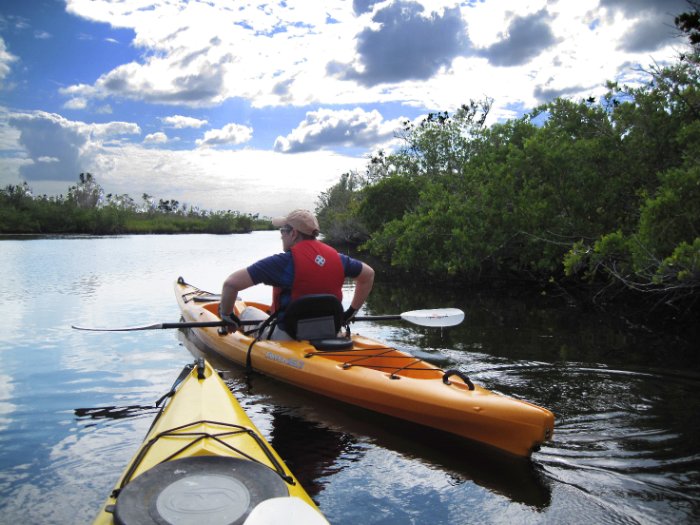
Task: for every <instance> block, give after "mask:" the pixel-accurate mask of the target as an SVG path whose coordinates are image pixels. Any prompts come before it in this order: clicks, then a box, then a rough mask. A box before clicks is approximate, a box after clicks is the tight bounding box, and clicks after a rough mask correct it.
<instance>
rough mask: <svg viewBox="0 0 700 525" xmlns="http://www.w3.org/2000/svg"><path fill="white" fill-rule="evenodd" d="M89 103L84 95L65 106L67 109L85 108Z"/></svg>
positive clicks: (71, 100)
mask: <svg viewBox="0 0 700 525" xmlns="http://www.w3.org/2000/svg"><path fill="white" fill-rule="evenodd" d="M87 105H88V101H87V99H85V98H83V97H75V98H72V99H70V100H68V101H67V102H66V103H65V104H63V107H64V108H66V109H85V108H86V107H87Z"/></svg>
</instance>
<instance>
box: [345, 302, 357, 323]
mask: <svg viewBox="0 0 700 525" xmlns="http://www.w3.org/2000/svg"><path fill="white" fill-rule="evenodd" d="M356 313H357V310H355V309H354V308H353V307H352V306H348V309H347V310H345V312H343V323H344V324H348V323H349V322H350V321H351V320H352V318H353V317H355V314H356Z"/></svg>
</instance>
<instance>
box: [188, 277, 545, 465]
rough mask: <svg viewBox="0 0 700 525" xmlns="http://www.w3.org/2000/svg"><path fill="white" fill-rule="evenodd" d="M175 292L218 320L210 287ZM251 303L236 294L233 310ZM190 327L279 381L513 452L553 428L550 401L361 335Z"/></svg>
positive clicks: (525, 451)
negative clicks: (332, 341)
mask: <svg viewBox="0 0 700 525" xmlns="http://www.w3.org/2000/svg"><path fill="white" fill-rule="evenodd" d="M175 293H176V297H177V302H178V305H179V306H180V311H181V313H182V317H183V319H184V320H185V321H186V322H202V321H216V320H217V319H219V317H218V306H219V304H218V302H216V301H206V302H202V301H197V300H196V298H197V297H199V296H201V295H206V296H211V294H209V293H208V292H204V291H202V290H200V289H198V288H196V287H195V286H192V285H190V284H187V283H186V282H185V281H184V279H182V278H180V279H178V280H177V282H176V283H175ZM247 305H248V306H255V307H257V308H259V309H261V310H263V311H265V310H268V308H269V307H268V306H267V305H263V304H259V303H247ZM247 305H246V303H245V302H243V301H242V300H240V298H239V299H238V300H237V302H236V306H235V313H236V314H237V315H240V313H241V311H242V310H243V309H244V308H245V307H246V306H247ZM192 334H194V336H195V337H196V338H197V339H198V340H199V341H200V342H201V343H203V344H204V345H205V346H206V347H208V348H210V349H211V350H213V351H215V352H216V353H217V354H219V355H221V356H222V357H224V358H226V359H228V360H230V361H233V362H235V363H238V364H240V365H244V366H252V369H253V370H257V371H259V372H261V373H264V374H266V375H268V376H271V377H273V378H276V379H278V380H280V381H284V382H286V383H289V384H292V385H295V386H297V387H300V388H303V389H306V390H310V391H312V392H315V393H318V394H322V395H325V396H327V397H331V398H334V399H338V400H340V401H344V402H346V403H350V404H353V405H357V406H360V407H363V408H366V409H369V410H373V411H376V412H379V413H382V414H386V415H389V416H393V417H396V418H400V419H404V420H407V421H411V422H414V423H418V424H421V425H425V426H428V427H431V428H436V429H439V430H442V431H445V432H449V433H451V434H455V435H457V436H460V437H463V438H467V439H469V440H472V441H475V442H478V443H483V444H486V445H489V446H491V447H495V448H496V449H499V450H500V451H504V452H507V453H509V454H512V455H515V456H521V457H529V456H530V454H531V453H532V452H533V451H534V450H537V449H539V447H540V446H541V444H542V443H544V442H545V441H547V440H549V439H551V437H552V433H553V431H554V415H553V414H552V413H551V412H550V411H549V410H547V409H545V408H542V407H539V406H536V405H533V404H531V403H528V402H526V401H521V400H517V399H514V398H511V397H508V396H503V395H500V394H496V393H494V392H491V391H490V390H487V389H485V388H483V387H481V386H479V385H474V384H473V383H472V382H471V381H470V380H469V378H468V377H467V376H466V375H464V374H463V373H461V372H460V371H457V370H443V369H441V368H438V367H437V366H434V365H432V364H430V363H428V362H425V361H422V360H421V359H418V358H416V357H414V356H412V355H410V354H408V353H405V352H401V351H399V350H397V349H395V348H392V347H390V346H387V345H385V344H383V343H381V342H379V341H376V340H373V339H369V338H367V337H363V336H361V335H358V334H354V335H352V338H351V344H350V347H349V348H348V347H347V345H345V346H343V347H342V348H341V347H338V348H336V349H332V350H327V349H325V350H320V349H318V348H316V347H315V346H313V344H311V342H309V341H277V340H266V339H263V340H259V341H256V340H255V339H254V338H253V337H251V336H249V335H246V334H244V333H243V332H241V331H238V332H234V333H232V334H228V335H219V334H218V333H217V331H216V329H214V328H193V329H192ZM331 348H332V345H331Z"/></svg>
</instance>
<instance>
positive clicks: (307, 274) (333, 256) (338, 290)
mask: <svg viewBox="0 0 700 525" xmlns="http://www.w3.org/2000/svg"><path fill="white" fill-rule="evenodd" d="M291 252H292V258H293V259H294V282H293V283H292V290H291V298H290V300H292V301H293V300H294V299H298V298H299V297H302V296H304V295H310V294H317V293H329V294H333V295H335V296H336V297H337V298H338V300H340V301H342V300H343V282H344V281H345V270H344V269H343V262H342V261H341V260H340V255H339V254H338V252H337V251H335V250H334V249H333V248H331V247H330V246H328V245H327V244H323V243H322V242H320V241H312V240H308V241H301V242H298V243H297V244H295V245H294V246H292V248H291ZM283 291H284V290H283V289H282V288H279V287H275V288H274V289H273V291H272V311H273V312H276V311H277V310H278V309H279V308H280V306H281V305H280V300H281V298H282V292H283ZM285 306H286V305H285Z"/></svg>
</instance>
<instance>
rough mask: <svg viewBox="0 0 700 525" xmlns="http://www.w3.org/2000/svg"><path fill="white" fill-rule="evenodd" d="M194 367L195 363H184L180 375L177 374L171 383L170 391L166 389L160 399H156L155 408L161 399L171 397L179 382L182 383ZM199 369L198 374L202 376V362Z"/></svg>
mask: <svg viewBox="0 0 700 525" xmlns="http://www.w3.org/2000/svg"><path fill="white" fill-rule="evenodd" d="M194 367H195V363H191V364H189V365H185V368H183V369H182V372H180V375H179V376H177V379H176V380H175V382H174V383H173V386H171V387H170V391H168V392H167V393H166V394H164V395H163V396H162V397H161V398H160V399H158V401H156V408H158V407H159V406H160V404H161V403H162V402H163V401H165V400H166V399H168V398H169V397H173V396H174V395H175V391H176V390H177V387H178V386H180V383H182V382H183V381H184V380H185V378H186V377H187V376H188V375H190V372H192V370H193V369H194ZM201 370H202V371H201V372H200V374H201V375H202V376H203V375H204V365H203V364H202V368H201Z"/></svg>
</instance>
